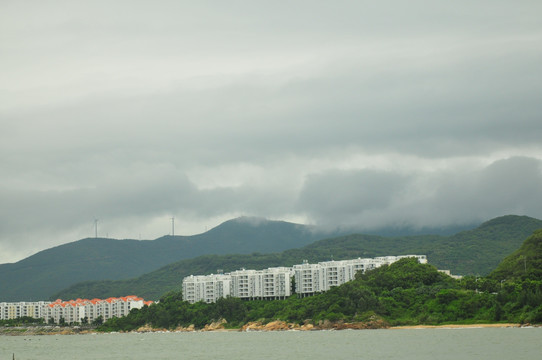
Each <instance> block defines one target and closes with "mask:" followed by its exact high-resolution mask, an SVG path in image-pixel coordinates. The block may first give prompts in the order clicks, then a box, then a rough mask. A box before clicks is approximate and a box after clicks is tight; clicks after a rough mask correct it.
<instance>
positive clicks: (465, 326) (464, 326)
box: [388, 323, 539, 330]
mask: <svg viewBox="0 0 542 360" xmlns="http://www.w3.org/2000/svg"><path fill="white" fill-rule="evenodd" d="M521 327H539V325H531V324H514V323H494V324H443V325H401V326H390V327H389V328H388V329H390V330H412V329H477V328H521Z"/></svg>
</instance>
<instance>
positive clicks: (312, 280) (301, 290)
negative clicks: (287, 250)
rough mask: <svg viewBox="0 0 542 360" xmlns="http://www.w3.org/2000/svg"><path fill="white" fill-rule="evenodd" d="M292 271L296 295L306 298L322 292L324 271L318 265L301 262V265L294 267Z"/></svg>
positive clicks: (305, 261)
mask: <svg viewBox="0 0 542 360" xmlns="http://www.w3.org/2000/svg"><path fill="white" fill-rule="evenodd" d="M292 269H293V271H294V274H295V275H294V279H295V291H296V293H297V294H301V296H308V295H313V294H315V293H318V292H321V291H324V269H323V268H322V266H321V265H320V264H309V262H308V261H307V260H303V263H302V264H299V265H294V266H293V268H292Z"/></svg>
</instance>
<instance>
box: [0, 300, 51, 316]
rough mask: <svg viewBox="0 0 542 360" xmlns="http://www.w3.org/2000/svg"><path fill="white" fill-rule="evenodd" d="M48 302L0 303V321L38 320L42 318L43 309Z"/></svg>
mask: <svg viewBox="0 0 542 360" xmlns="http://www.w3.org/2000/svg"><path fill="white" fill-rule="evenodd" d="M46 304H49V302H46V301H37V302H26V301H20V302H9V303H8V302H1V303H0V320H10V319H16V318H19V317H25V316H28V317H31V318H34V319H39V318H41V317H43V316H42V313H43V308H44V306H45V305H46Z"/></svg>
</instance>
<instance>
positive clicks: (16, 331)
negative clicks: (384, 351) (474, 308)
mask: <svg viewBox="0 0 542 360" xmlns="http://www.w3.org/2000/svg"><path fill="white" fill-rule="evenodd" d="M281 325H282V324H281ZM284 325H285V326H278V327H276V326H271V327H270V326H265V325H264V326H247V325H245V326H243V327H241V328H239V329H226V328H223V327H216V328H203V329H194V328H177V329H173V330H168V329H153V328H150V327H142V328H139V329H137V330H133V331H127V332H120V333H126V334H145V333H183V332H276V331H324V330H327V331H341V330H378V329H384V330H420V329H481V328H522V327H526V328H531V327H541V325H540V324H534V325H531V324H516V323H491V324H443V325H401V326H382V327H377V326H351V324H344V325H346V326H338V327H337V326H331V327H325V328H322V327H317V326H312V327H305V326H299V325H298V326H288V325H290V324H285V323H284ZM10 330H13V331H10ZM115 333H116V332H115ZM89 334H108V333H107V332H105V333H104V332H100V331H96V330H91V329H85V330H82V329H72V328H63V329H61V330H59V329H50V328H49V329H44V328H40V327H28V328H21V327H18V328H3V329H2V328H0V336H41V335H89Z"/></svg>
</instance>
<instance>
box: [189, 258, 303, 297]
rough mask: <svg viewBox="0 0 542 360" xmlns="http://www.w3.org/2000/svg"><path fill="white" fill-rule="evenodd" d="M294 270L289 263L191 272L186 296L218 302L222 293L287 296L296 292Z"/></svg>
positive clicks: (231, 294) (229, 294)
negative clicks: (223, 272)
mask: <svg viewBox="0 0 542 360" xmlns="http://www.w3.org/2000/svg"><path fill="white" fill-rule="evenodd" d="M292 275H293V271H292V269H291V268H287V267H277V268H269V269H265V270H246V269H241V270H237V271H233V272H231V273H227V274H218V275H214V274H211V275H198V276H194V275H190V276H187V277H185V278H184V279H183V284H182V289H183V300H184V301H188V302H189V303H191V304H193V303H195V302H198V301H204V302H206V303H213V302H216V300H218V299H219V298H221V297H227V296H233V297H238V298H241V299H284V298H286V297H288V296H290V295H291V294H292V289H291V288H292V285H291V280H290V279H291V277H292Z"/></svg>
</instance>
